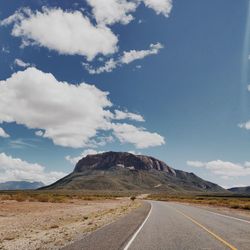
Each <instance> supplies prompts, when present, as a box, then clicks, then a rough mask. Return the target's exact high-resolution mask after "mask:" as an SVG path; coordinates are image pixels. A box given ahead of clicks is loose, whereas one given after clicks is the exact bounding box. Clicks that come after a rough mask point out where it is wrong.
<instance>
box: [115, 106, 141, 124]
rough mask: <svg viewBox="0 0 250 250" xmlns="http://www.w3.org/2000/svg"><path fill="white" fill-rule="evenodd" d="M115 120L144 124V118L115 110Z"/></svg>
mask: <svg viewBox="0 0 250 250" xmlns="http://www.w3.org/2000/svg"><path fill="white" fill-rule="evenodd" d="M114 119H115V120H124V119H129V120H134V121H138V122H144V121H145V120H144V118H143V117H142V116H141V115H139V114H135V113H131V112H128V111H126V112H124V111H120V110H117V109H116V110H115V116H114Z"/></svg>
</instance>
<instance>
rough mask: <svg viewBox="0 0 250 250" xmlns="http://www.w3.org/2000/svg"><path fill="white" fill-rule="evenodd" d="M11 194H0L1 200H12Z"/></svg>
mask: <svg viewBox="0 0 250 250" xmlns="http://www.w3.org/2000/svg"><path fill="white" fill-rule="evenodd" d="M11 198H12V197H11V195H8V194H2V195H0V200H2V201H5V200H11Z"/></svg>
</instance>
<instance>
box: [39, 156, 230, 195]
mask: <svg viewBox="0 0 250 250" xmlns="http://www.w3.org/2000/svg"><path fill="white" fill-rule="evenodd" d="M42 189H73V190H109V191H110V190H112V191H140V192H141V191H145V192H155V191H157V192H159V191H169V192H188V191H197V192H200V191H202V192H204V191H205V192H225V191H226V190H225V189H223V188H222V187H220V186H218V185H216V184H214V183H211V182H208V181H205V180H203V179H201V178H199V177H198V176H196V175H195V174H193V173H187V172H184V171H181V170H176V169H173V168H171V167H170V166H168V165H167V164H166V163H164V162H163V161H160V160H157V159H155V158H153V157H150V156H144V155H134V154H131V153H125V152H105V153H102V154H95V155H87V156H86V157H84V158H82V159H81V160H80V161H79V162H78V163H77V164H76V166H75V169H74V171H73V172H72V173H71V174H69V175H67V176H66V177H64V178H62V179H60V180H58V181H57V182H55V183H53V184H52V185H50V186H47V187H44V188H42Z"/></svg>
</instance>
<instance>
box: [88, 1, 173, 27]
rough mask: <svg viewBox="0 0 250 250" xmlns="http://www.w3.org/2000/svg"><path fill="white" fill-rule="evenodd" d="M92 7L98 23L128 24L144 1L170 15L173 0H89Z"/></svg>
mask: <svg viewBox="0 0 250 250" xmlns="http://www.w3.org/2000/svg"><path fill="white" fill-rule="evenodd" d="M87 2H88V4H89V5H90V6H91V7H92V12H93V16H94V17H95V20H96V22H97V23H99V24H102V25H112V24H115V23H121V24H128V23H130V22H131V21H132V20H133V19H134V17H133V15H132V13H133V12H135V11H136V9H137V7H138V6H139V4H140V3H144V5H145V6H146V7H147V8H150V9H152V10H154V11H155V12H156V14H163V15H164V16H165V17H168V16H169V14H170V12H171V10H172V6H173V4H172V0H132V1H127V0H105V1H103V0H87Z"/></svg>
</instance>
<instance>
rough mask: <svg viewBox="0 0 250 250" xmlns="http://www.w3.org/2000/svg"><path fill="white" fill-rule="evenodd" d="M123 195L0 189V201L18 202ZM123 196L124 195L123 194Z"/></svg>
mask: <svg viewBox="0 0 250 250" xmlns="http://www.w3.org/2000/svg"><path fill="white" fill-rule="evenodd" d="M121 196H123V195H120V194H115V193H83V192H77V191H74V192H71V191H56V192H55V191H43V190H39V191H30V190H29V191H1V192H0V201H1V200H2V201H4V200H15V201H18V202H24V201H30V202H55V203H64V202H71V201H72V200H75V199H79V200H86V201H92V200H107V199H116V198H118V197H121ZM124 196H125V195H124Z"/></svg>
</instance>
